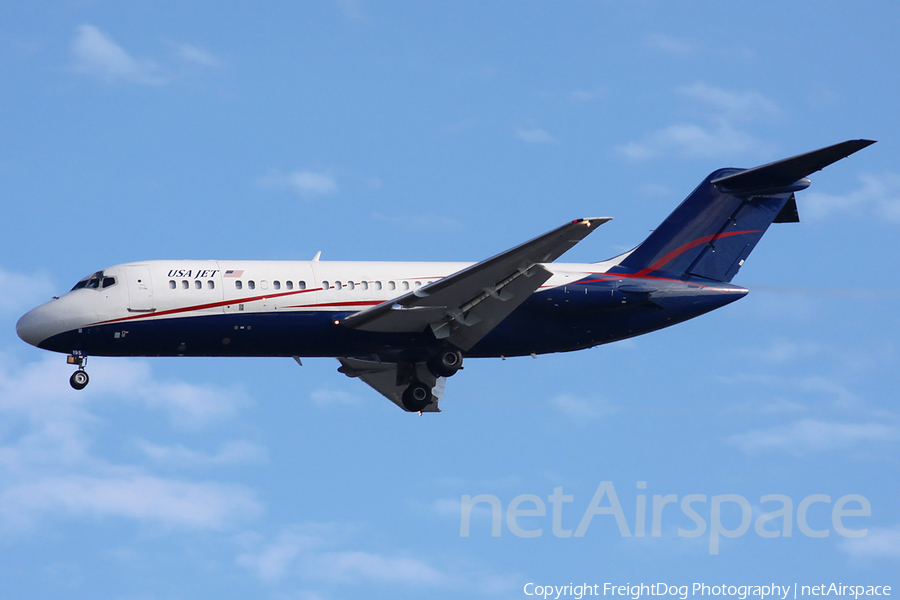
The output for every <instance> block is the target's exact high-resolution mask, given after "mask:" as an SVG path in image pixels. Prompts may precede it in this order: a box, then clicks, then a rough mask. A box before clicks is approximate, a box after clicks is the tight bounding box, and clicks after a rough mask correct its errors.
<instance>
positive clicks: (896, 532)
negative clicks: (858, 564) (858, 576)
mask: <svg viewBox="0 0 900 600" xmlns="http://www.w3.org/2000/svg"><path fill="white" fill-rule="evenodd" d="M840 547H841V550H843V551H844V552H846V553H847V554H849V555H850V556H852V557H853V558H857V559H862V560H869V559H873V558H876V559H877V558H893V559H900V525H895V526H894V527H870V528H869V533H868V535H866V536H865V537H861V538H853V539H846V540H843V541H842V542H841V545H840Z"/></svg>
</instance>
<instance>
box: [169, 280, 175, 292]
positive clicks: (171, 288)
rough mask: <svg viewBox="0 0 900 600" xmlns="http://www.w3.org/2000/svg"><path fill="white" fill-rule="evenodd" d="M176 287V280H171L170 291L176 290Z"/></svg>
mask: <svg viewBox="0 0 900 600" xmlns="http://www.w3.org/2000/svg"><path fill="white" fill-rule="evenodd" d="M175 287H176V286H175V280H174V279H170V280H169V289H170V290H174V289H175Z"/></svg>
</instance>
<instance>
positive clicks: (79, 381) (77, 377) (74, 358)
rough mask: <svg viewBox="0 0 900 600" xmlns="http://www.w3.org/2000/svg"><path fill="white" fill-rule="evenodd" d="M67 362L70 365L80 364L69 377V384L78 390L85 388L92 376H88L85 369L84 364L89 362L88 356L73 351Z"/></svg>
mask: <svg viewBox="0 0 900 600" xmlns="http://www.w3.org/2000/svg"><path fill="white" fill-rule="evenodd" d="M66 362H67V363H69V364H70V365H78V370H77V371H75V372H74V373H72V376H71V377H69V385H71V386H72V387H73V388H75V389H76V390H83V389H84V388H85V387H86V386H87V384H88V382H89V381H90V380H91V378H90V377H88V374H87V371H85V370H84V366H85V365H86V364H87V356H84V355H83V354H75V353H72V354H71V355H70V356H69V357H68V358H67V359H66Z"/></svg>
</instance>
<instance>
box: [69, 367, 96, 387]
mask: <svg viewBox="0 0 900 600" xmlns="http://www.w3.org/2000/svg"><path fill="white" fill-rule="evenodd" d="M90 380H91V378H90V377H88V374H87V371H85V370H84V369H78V370H77V371H75V372H74V373H72V376H71V377H69V385H71V386H72V387H73V388H75V389H76V390H83V389H84V388H85V386H87V384H88V382H89V381H90Z"/></svg>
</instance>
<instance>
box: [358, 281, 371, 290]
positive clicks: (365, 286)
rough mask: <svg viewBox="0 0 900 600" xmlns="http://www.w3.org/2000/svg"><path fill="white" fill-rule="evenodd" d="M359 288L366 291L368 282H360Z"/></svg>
mask: <svg viewBox="0 0 900 600" xmlns="http://www.w3.org/2000/svg"><path fill="white" fill-rule="evenodd" d="M359 287H361V288H362V289H364V290H367V289H369V282H368V281H362V282H360V284H359Z"/></svg>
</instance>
